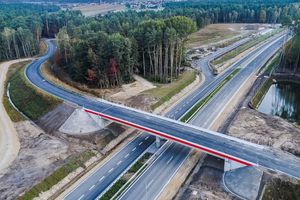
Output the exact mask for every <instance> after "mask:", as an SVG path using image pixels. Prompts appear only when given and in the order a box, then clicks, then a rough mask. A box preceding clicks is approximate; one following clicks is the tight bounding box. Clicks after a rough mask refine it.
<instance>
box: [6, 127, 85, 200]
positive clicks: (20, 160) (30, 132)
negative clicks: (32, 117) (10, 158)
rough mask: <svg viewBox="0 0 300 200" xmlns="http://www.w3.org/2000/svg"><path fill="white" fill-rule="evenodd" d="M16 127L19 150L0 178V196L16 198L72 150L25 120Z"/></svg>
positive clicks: (49, 171) (7, 199)
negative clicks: (19, 143) (19, 144)
mask: <svg viewBox="0 0 300 200" xmlns="http://www.w3.org/2000/svg"><path fill="white" fill-rule="evenodd" d="M16 129H17V133H18V136H19V138H20V142H21V149H20V152H19V154H18V157H17V158H16V159H15V160H14V162H13V163H12V164H11V165H10V167H8V168H7V169H6V170H5V173H4V175H3V176H2V177H1V178H0V199H6V200H9V199H16V197H17V196H18V194H20V193H22V192H23V191H24V190H26V189H28V187H31V186H32V185H34V184H36V183H38V182H39V181H41V180H42V179H43V178H44V177H45V176H47V175H49V174H50V173H51V172H52V171H53V170H55V169H56V168H57V167H58V166H59V165H61V164H62V162H63V161H62V160H64V159H66V158H67V157H68V156H69V155H70V154H71V153H74V152H73V151H71V149H69V146H68V145H67V144H66V143H65V142H63V141H61V140H58V139H56V138H54V137H51V136H49V135H47V134H45V133H44V132H43V131H42V130H41V129H40V128H37V127H36V126H34V125H33V124H32V123H31V122H29V121H24V122H18V123H16ZM80 149H81V148H79V149H77V150H80Z"/></svg>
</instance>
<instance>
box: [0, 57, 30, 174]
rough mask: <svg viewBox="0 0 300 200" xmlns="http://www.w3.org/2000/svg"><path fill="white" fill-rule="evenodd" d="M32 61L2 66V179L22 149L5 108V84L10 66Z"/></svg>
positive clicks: (0, 108) (0, 155) (0, 141)
mask: <svg viewBox="0 0 300 200" xmlns="http://www.w3.org/2000/svg"><path fill="white" fill-rule="evenodd" d="M26 60H30V59H19V60H13V61H8V62H4V63H1V64H0V98H1V104H0V113H1V115H0V127H1V128H0V158H1V159H0V177H1V175H2V171H3V170H4V169H5V168H7V167H8V166H9V165H10V164H11V163H12V162H13V160H14V159H15V158H16V156H17V155H18V152H19V149H20V142H19V139H18V134H17V132H16V129H15V127H14V125H13V122H12V121H11V119H10V118H9V116H8V114H7V112H6V111H5V108H4V106H3V98H2V97H3V94H4V93H5V92H6V91H4V90H5V87H4V83H5V80H6V74H7V71H8V68H9V66H10V65H12V64H14V63H18V62H22V61H26Z"/></svg>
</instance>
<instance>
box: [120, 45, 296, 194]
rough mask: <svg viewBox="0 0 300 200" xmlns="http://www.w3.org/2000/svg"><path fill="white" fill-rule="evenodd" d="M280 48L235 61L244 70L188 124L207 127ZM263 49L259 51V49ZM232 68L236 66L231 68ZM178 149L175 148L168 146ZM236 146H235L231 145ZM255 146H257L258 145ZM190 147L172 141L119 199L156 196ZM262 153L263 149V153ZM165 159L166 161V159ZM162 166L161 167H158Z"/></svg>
mask: <svg viewBox="0 0 300 200" xmlns="http://www.w3.org/2000/svg"><path fill="white" fill-rule="evenodd" d="M279 47H280V42H279V43H275V44H274V45H272V46H271V48H269V46H267V45H264V46H263V49H262V48H257V50H256V51H255V52H256V53H258V55H254V54H251V53H250V56H246V59H242V60H241V61H242V62H238V63H237V64H236V65H235V66H239V67H243V69H242V70H241V71H240V72H239V73H238V74H237V75H236V76H235V77H234V78H233V79H232V80H231V81H230V82H229V83H227V84H226V85H225V86H224V88H222V90H221V91H220V92H219V93H218V94H217V95H216V96H215V97H214V98H213V99H212V100H211V101H210V102H209V103H208V104H207V105H206V106H205V107H204V108H202V109H201V111H200V112H198V114H197V115H196V116H195V117H194V118H193V119H192V120H191V122H190V123H192V124H194V125H197V126H201V127H204V128H208V127H209V126H210V125H211V124H212V123H213V122H214V119H215V118H216V117H217V116H218V114H219V113H220V112H222V110H223V109H224V107H225V106H226V104H227V103H228V102H229V101H230V100H231V98H232V96H233V95H234V93H235V92H236V91H237V90H238V89H239V87H240V86H241V85H242V84H243V83H244V82H245V80H246V79H247V78H248V77H249V76H250V75H251V74H253V73H255V71H256V70H257V69H258V68H260V67H262V65H263V64H264V63H265V62H266V61H267V59H268V58H269V57H270V56H271V55H273V54H274V53H275V52H276V51H277V50H278V48H279ZM262 50H264V51H263V52H262V53H260V51H262ZM233 68H235V67H233ZM174 148H176V149H180V150H176V151H175V150H174V152H173V151H172V150H171V149H174ZM232 148H233V149H235V147H234V146H232ZM258 148H260V147H259V146H258ZM189 152H190V150H189V148H188V147H184V146H182V145H179V144H174V143H173V144H172V146H171V147H169V149H168V150H167V151H166V152H165V153H163V154H162V155H160V157H159V159H157V160H156V161H155V162H154V163H153V164H152V165H151V167H149V168H148V169H147V171H145V172H144V173H143V174H142V175H141V176H140V177H139V179H138V180H137V181H136V182H135V183H134V184H133V185H132V186H131V187H130V188H129V189H128V190H127V191H126V193H124V195H123V196H122V197H121V199H132V198H133V197H135V196H137V197H138V199H156V198H157V197H158V196H159V194H160V192H161V191H162V190H163V188H164V187H165V185H166V184H167V183H168V182H169V181H170V179H171V178H172V177H173V176H174V174H175V173H176V172H177V170H178V169H179V168H180V166H181V164H182V163H183V162H184V160H185V159H186V158H187V156H188V154H189ZM262 153H263V152H262ZM166 160H168V162H166ZM298 168H299V167H298ZM161 169H163V170H161Z"/></svg>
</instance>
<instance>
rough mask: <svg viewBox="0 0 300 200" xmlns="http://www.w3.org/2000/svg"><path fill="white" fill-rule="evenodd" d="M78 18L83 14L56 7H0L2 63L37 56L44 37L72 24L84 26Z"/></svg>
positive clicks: (23, 5) (26, 5)
mask: <svg viewBox="0 0 300 200" xmlns="http://www.w3.org/2000/svg"><path fill="white" fill-rule="evenodd" d="M77 16H78V17H77ZM71 19H72V20H71ZM76 19H82V17H81V13H79V12H69V11H62V10H60V9H59V7H57V6H54V5H47V6H46V5H33V4H20V3H17V4H0V61H1V60H9V59H15V58H21V57H31V56H33V55H36V54H37V53H38V52H39V43H40V40H41V38H42V37H54V36H55V34H57V33H58V31H59V29H60V28H61V27H63V26H67V25H68V24H67V23H68V22H69V21H72V23H77V24H76V25H79V24H81V23H82V22H81V21H77V20H76Z"/></svg>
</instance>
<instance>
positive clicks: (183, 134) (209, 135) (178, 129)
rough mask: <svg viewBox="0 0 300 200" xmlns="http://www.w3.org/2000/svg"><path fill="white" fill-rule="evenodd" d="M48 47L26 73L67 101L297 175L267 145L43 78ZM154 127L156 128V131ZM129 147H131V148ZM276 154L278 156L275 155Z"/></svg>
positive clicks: (289, 161) (282, 158)
mask: <svg viewBox="0 0 300 200" xmlns="http://www.w3.org/2000/svg"><path fill="white" fill-rule="evenodd" d="M51 51H52V53H53V51H54V46H52V45H51V44H50V45H49V52H48V53H47V55H45V56H43V57H41V58H40V59H38V60H36V61H35V62H33V64H31V65H30V66H29V67H28V69H27V70H26V75H27V77H28V78H29V80H30V81H31V82H32V83H33V84H35V85H36V86H38V87H40V88H41V89H43V90H45V91H47V92H49V93H51V94H53V95H55V96H58V97H60V98H62V99H64V100H66V101H70V102H73V103H76V104H78V105H80V106H83V107H85V108H88V109H89V110H88V111H91V110H92V111H91V112H94V111H96V112H97V114H100V115H102V116H103V117H105V118H111V119H112V117H113V118H114V119H112V120H115V121H119V122H122V123H125V124H129V123H130V122H131V123H134V124H136V125H138V128H139V129H141V130H147V131H148V132H152V133H153V134H155V135H160V136H164V137H166V138H168V139H173V140H177V141H178V142H181V143H183V142H185V143H186V142H188V143H189V145H192V146H193V147H195V148H200V149H202V150H205V151H210V152H211V153H212V152H213V153H214V154H217V155H218V156H221V157H222V156H223V157H224V156H226V157H230V158H231V159H236V160H237V161H240V162H246V163H249V164H259V165H261V166H264V167H266V168H270V169H275V170H279V171H282V172H283V173H287V174H290V175H293V176H296V177H297V176H299V169H297V167H295V166H294V164H297V165H298V164H299V162H297V161H298V160H296V161H295V160H289V159H286V158H285V157H283V156H281V155H273V153H274V152H273V151H271V150H269V149H265V148H263V147H260V148H261V149H260V148H258V147H257V145H252V144H249V143H247V142H242V141H240V140H236V139H235V138H231V137H227V136H224V135H221V134H218V133H213V132H210V131H207V130H203V129H200V128H197V127H193V126H188V125H186V124H183V123H178V122H176V121H174V120H170V119H166V118H163V117H159V116H155V115H151V114H148V113H144V112H139V111H136V110H133V109H128V108H126V107H122V106H120V105H115V104H111V103H110V102H106V101H95V100H92V99H89V98H86V97H83V96H79V95H77V94H74V93H71V92H69V91H66V90H64V89H63V88H59V87H57V86H54V85H52V84H51V83H49V82H48V81H45V80H44V78H43V77H42V76H41V74H40V70H39V69H40V65H41V64H42V63H43V62H44V61H45V60H47V59H48V57H49V55H51ZM47 56H48V57H47ZM115 118H117V119H115ZM131 125H132V124H131ZM150 129H151V130H150ZM156 130H159V131H160V132H157V131H156ZM165 133H167V134H168V135H166V134H165ZM179 138H181V139H179ZM190 141H193V143H191V142H190ZM232 147H234V148H232ZM204 148H205V149H204ZM254 148H256V151H253V149H254ZM132 151H135V150H133V149H132ZM221 152H222V153H221ZM262 152H264V154H263V155H262V154H261V153H262ZM276 157H277V158H278V159H276ZM267 161H269V162H267ZM270 161H273V164H272V165H270ZM284 163H289V167H290V168H288V170H287V168H286V167H285V166H286V164H284ZM109 171H110V172H113V171H114V169H112V168H110V170H109ZM292 171H293V172H292ZM93 188H95V187H90V188H89V190H93ZM80 197H81V196H80ZM80 197H77V198H80ZM83 198H85V197H83Z"/></svg>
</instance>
